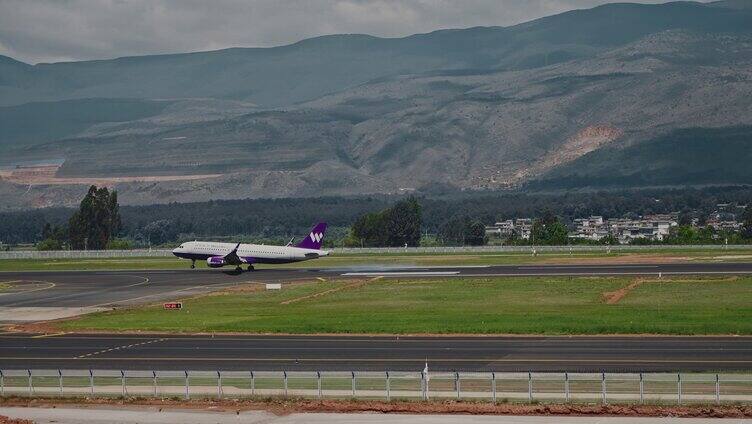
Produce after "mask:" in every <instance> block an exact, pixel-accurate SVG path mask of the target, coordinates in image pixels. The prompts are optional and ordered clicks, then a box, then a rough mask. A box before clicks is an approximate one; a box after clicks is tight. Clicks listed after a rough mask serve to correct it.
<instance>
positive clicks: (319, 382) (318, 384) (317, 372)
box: [316, 371, 323, 399]
mask: <svg viewBox="0 0 752 424" xmlns="http://www.w3.org/2000/svg"><path fill="white" fill-rule="evenodd" d="M316 386H317V388H318V390H319V399H321V398H322V397H323V396H322V393H321V371H316Z"/></svg>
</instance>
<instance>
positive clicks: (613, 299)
mask: <svg viewBox="0 0 752 424" xmlns="http://www.w3.org/2000/svg"><path fill="white" fill-rule="evenodd" d="M645 281H646V280H645V279H644V278H638V279H636V280H634V281H633V282H632V283H630V284H629V285H628V286H626V287H622V288H620V289H619V290H616V291H612V292H604V293H603V294H601V296H602V297H603V301H604V302H606V304H607V305H615V304H617V303H619V301H620V300H622V299H623V298H624V297H625V296H626V295H627V294H629V292H631V291H632V290H634V289H636V288H637V287H639V286H640V285H641V284H642V283H644V282H645Z"/></svg>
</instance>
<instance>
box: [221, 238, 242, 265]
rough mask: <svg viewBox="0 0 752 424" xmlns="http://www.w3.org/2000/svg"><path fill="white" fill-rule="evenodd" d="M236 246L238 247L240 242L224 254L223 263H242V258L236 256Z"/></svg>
mask: <svg viewBox="0 0 752 424" xmlns="http://www.w3.org/2000/svg"><path fill="white" fill-rule="evenodd" d="M238 247H240V243H238V245H237V246H235V248H234V249H232V251H231V252H230V253H228V254H226V255H225V256H224V260H225V263H227V264H228V265H240V264H242V263H243V260H242V259H240V257H239V256H238Z"/></svg>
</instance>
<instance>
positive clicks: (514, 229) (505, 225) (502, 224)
mask: <svg viewBox="0 0 752 424" xmlns="http://www.w3.org/2000/svg"><path fill="white" fill-rule="evenodd" d="M532 228H533V220H532V219H531V218H518V219H514V220H512V219H507V220H506V221H499V222H497V223H495V224H494V225H487V226H486V235H488V236H490V237H499V238H511V237H514V236H517V237H519V238H521V239H524V240H527V239H529V238H530V232H531V231H532Z"/></svg>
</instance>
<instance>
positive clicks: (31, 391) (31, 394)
mask: <svg viewBox="0 0 752 424" xmlns="http://www.w3.org/2000/svg"><path fill="white" fill-rule="evenodd" d="M26 371H28V373H29V397H31V396H33V394H34V388H33V385H32V383H31V370H26Z"/></svg>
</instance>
